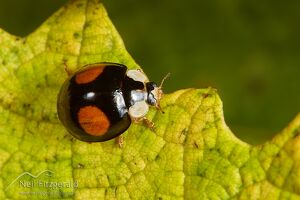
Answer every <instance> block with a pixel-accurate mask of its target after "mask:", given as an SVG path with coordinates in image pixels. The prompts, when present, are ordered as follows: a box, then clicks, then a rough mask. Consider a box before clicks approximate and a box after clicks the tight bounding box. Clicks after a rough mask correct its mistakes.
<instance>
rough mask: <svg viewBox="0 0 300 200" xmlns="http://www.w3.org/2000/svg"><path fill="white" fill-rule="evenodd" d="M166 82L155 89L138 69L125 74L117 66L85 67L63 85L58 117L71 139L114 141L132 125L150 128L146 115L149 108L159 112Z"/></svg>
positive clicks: (124, 68)
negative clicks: (151, 107)
mask: <svg viewBox="0 0 300 200" xmlns="http://www.w3.org/2000/svg"><path fill="white" fill-rule="evenodd" d="M165 78H166V77H165ZM165 78H164V79H163V81H162V83H161V85H160V86H158V85H157V84H156V83H155V82H150V81H149V80H148V78H147V76H146V75H145V74H144V73H143V72H142V71H141V70H139V69H134V70H128V69H127V67H126V66H125V65H123V64H118V63H95V64H88V65H86V66H84V67H83V68H82V69H80V70H79V71H77V72H75V73H74V74H72V75H70V76H69V78H68V79H67V80H66V81H65V82H64V84H63V85H62V87H61V90H60V92H59V95H58V100H57V112H58V117H59V119H60V121H61V122H62V124H63V125H64V126H65V128H66V129H67V131H68V132H69V133H71V135H73V136H74V137H75V138H77V139H79V140H81V141H85V142H103V141H107V140H110V139H113V138H116V137H118V136H120V135H121V134H122V133H123V132H125V131H126V130H127V129H128V128H129V126H130V125H131V122H136V123H138V122H144V123H145V125H147V126H148V127H150V128H153V126H154V124H153V123H152V122H151V121H149V120H148V119H147V118H146V117H145V115H146V114H147V112H148V110H149V106H154V107H156V108H157V109H159V110H161V109H160V99H161V97H162V95H163V92H162V84H163V82H164V80H165ZM119 140H120V139H119ZM120 141H121V140H120Z"/></svg>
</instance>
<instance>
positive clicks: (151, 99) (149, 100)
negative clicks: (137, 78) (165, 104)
mask: <svg viewBox="0 0 300 200" xmlns="http://www.w3.org/2000/svg"><path fill="white" fill-rule="evenodd" d="M147 103H148V104H150V105H153V106H154V105H155V104H156V99H155V97H154V95H153V93H152V92H150V93H149V94H148V98H147Z"/></svg>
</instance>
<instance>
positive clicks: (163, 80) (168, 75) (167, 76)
mask: <svg viewBox="0 0 300 200" xmlns="http://www.w3.org/2000/svg"><path fill="white" fill-rule="evenodd" d="M170 75H171V73H170V72H169V73H167V75H165V77H164V78H163V79H162V80H161V82H160V85H159V88H162V86H163V84H164V82H165V80H166V79H167V78H169V77H170Z"/></svg>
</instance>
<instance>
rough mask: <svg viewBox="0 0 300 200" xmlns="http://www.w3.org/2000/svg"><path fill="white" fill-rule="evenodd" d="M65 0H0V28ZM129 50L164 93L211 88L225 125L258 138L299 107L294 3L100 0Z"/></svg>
mask: <svg viewBox="0 0 300 200" xmlns="http://www.w3.org/2000/svg"><path fill="white" fill-rule="evenodd" d="M65 2H66V0H51V1H50V0H43V1H40V0H10V1H4V0H1V1H0V27H2V28H3V29H5V30H7V31H8V32H10V33H13V34H16V35H19V36H25V35H26V34H28V33H30V32H31V31H33V30H34V29H36V28H37V27H38V26H39V25H40V24H41V23H42V22H43V21H44V20H45V19H47V18H48V17H49V16H50V15H51V14H52V13H53V12H54V11H55V10H57V9H58V8H59V7H60V6H61V5H63V4H64V3H65ZM103 2H104V4H105V6H106V8H107V10H108V12H109V15H110V17H111V19H112V21H113V23H114V24H115V26H116V27H117V29H118V31H119V32H120V34H121V36H122V38H123V40H124V42H125V44H126V47H127V49H128V51H129V52H130V53H131V55H132V56H133V57H134V58H135V59H136V61H137V62H138V63H139V64H140V65H141V66H142V67H143V69H144V70H145V71H146V73H147V74H148V75H149V77H150V79H151V80H155V81H157V82H159V81H160V80H161V78H162V77H163V76H164V75H165V74H166V73H167V72H171V78H170V79H169V80H168V81H166V84H165V86H164V88H165V90H166V92H172V91H175V90H178V89H181V88H188V87H195V88H201V87H207V86H212V87H215V88H217V89H218V91H219V94H220V95H221V98H222V100H223V103H224V113H225V119H226V122H227V124H228V125H229V126H230V128H231V129H232V130H233V132H234V133H235V134H236V135H238V137H240V138H241V139H243V140H244V141H247V142H249V143H252V144H259V143H262V142H263V141H265V140H266V139H268V138H270V137H272V135H273V134H275V133H277V132H279V131H280V130H281V129H282V128H284V127H285V126H286V125H287V124H288V122H290V121H291V120H292V119H293V117H294V116H295V115H296V114H297V113H298V112H299V111H300V92H299V85H300V79H299V76H300V55H299V53H300V38H299V36H300V26H299V21H300V12H299V8H300V1H297V0H291V1H286V2H284V1H277V0H275V1H274V0H272V1H271V0H267V1H258V0H256V1H255V0H254V1H236V0H225V1H224V0H217V1H201V0H200V1H199V0H188V1H172V0H164V1H162V0H160V1H159V0H152V1H146V0H139V1H133V0H121V1H112V0H104V1H103Z"/></svg>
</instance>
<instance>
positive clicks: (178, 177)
mask: <svg viewBox="0 0 300 200" xmlns="http://www.w3.org/2000/svg"><path fill="white" fill-rule="evenodd" d="M0 45H1V48H0V81H1V86H0V103H1V104H0V105H1V106H0V121H1V122H0V123H1V125H0V169H1V179H0V199H41V198H43V199H272V200H273V199H300V136H299V135H300V134H299V133H300V115H299V116H298V117H297V118H296V119H295V120H294V121H293V122H292V123H291V124H290V125H289V126H288V127H287V128H286V129H284V130H283V132H282V133H280V134H279V135H277V136H276V137H275V138H273V139H272V140H271V141H269V142H267V143H265V144H264V145H260V146H250V145H248V144H246V143H244V142H242V141H240V140H239V139H237V138H236V137H235V136H234V135H233V134H232V133H231V131H230V129H229V128H228V127H227V126H226V124H225V122H224V118H223V111H222V102H221V100H220V98H219V96H218V95H217V93H216V90H214V89H211V88H208V89H186V90H179V91H177V92H174V93H172V94H168V95H165V96H164V98H163V99H162V102H161V104H162V108H163V110H164V111H165V114H162V113H161V112H157V111H156V110H155V109H151V111H150V112H149V114H148V115H147V117H148V118H149V119H150V120H152V121H153V122H154V123H155V125H156V131H155V132H152V131H151V130H150V129H147V128H145V127H143V126H141V125H137V124H132V125H131V127H130V128H129V130H128V131H127V132H125V133H124V140H125V144H124V147H123V148H122V149H120V148H119V147H118V146H117V145H116V144H115V142H114V141H113V140H112V141H108V142H103V143H85V142H81V141H78V140H76V139H72V137H71V136H70V134H68V133H67V132H66V130H65V129H64V128H63V126H62V125H61V123H60V122H59V121H58V118H57V114H56V97H57V94H58V91H59V89H60V86H61V85H62V83H63V82H64V80H65V79H66V78H67V75H66V73H65V72H64V67H63V63H64V62H66V63H67V65H68V66H69V67H70V68H71V69H73V70H75V69H78V68H80V67H81V66H83V65H85V64H88V63H95V62H101V61H110V62H118V63H123V64H125V65H127V66H128V67H129V68H138V67H139V66H138V65H137V64H136V63H135V62H134V60H133V59H132V58H131V57H130V55H129V54H128V53H127V51H126V50H125V48H124V45H123V42H122V40H121V38H120V36H119V35H118V33H117V31H116V30H115V28H114V27H113V25H112V23H111V22H110V20H109V18H108V16H107V14H106V11H105V9H104V7H103V5H102V4H101V3H100V2H98V1H94V0H86V1H85V0H73V1H71V2H70V3H69V4H67V5H66V6H65V7H63V8H61V9H60V10H59V11H58V12H56V13H55V14H54V15H53V16H52V17H51V18H50V19H49V20H47V21H46V22H45V23H44V24H43V25H42V26H41V27H40V28H38V29H37V30H36V31H35V32H33V33H32V34H30V35H29V36H28V37H26V38H18V37H15V36H12V35H10V34H8V33H6V32H4V31H3V30H0Z"/></svg>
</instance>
